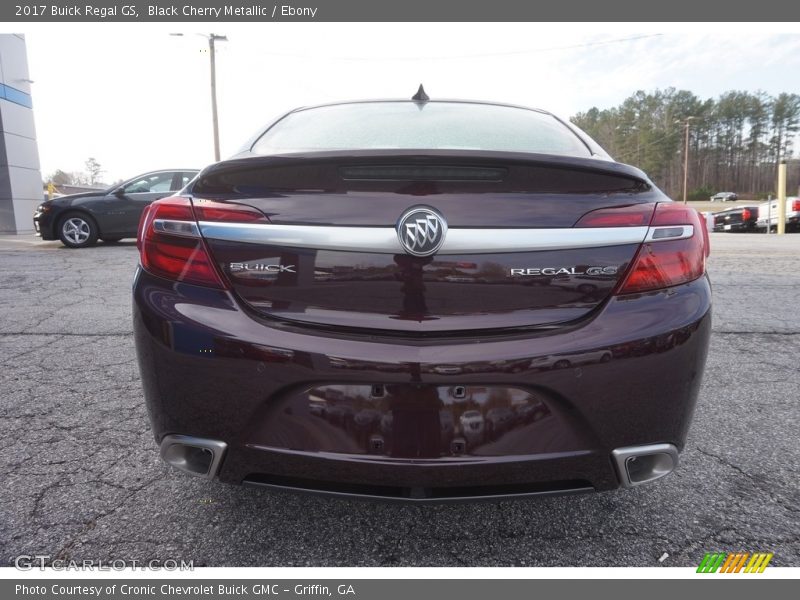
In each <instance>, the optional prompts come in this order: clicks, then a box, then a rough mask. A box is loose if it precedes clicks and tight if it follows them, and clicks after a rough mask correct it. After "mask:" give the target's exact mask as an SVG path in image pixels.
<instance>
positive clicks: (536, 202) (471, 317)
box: [133, 88, 711, 502]
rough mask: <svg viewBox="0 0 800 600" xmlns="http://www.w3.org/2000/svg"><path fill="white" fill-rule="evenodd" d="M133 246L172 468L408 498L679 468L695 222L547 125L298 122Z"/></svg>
mask: <svg viewBox="0 0 800 600" xmlns="http://www.w3.org/2000/svg"><path fill="white" fill-rule="evenodd" d="M139 247H140V260H141V265H140V267H139V268H138V270H137V273H136V277H135V284H134V289H133V298H134V328H135V338H136V347H137V352H138V360H139V366H140V370H141V377H142V383H143V386H144V393H145V398H146V401H147V406H148V409H149V414H150V418H151V422H152V426H153V433H154V435H155V438H156V441H157V442H158V444H159V445H160V448H161V456H162V457H163V459H164V460H165V461H166V462H167V463H169V464H171V465H173V466H175V467H177V468H179V469H181V470H183V471H186V472H189V473H194V474H197V475H202V476H205V477H208V478H218V479H219V480H221V481H224V482H228V483H235V484H248V485H256V486H266V487H269V488H273V489H284V490H287V489H288V490H303V491H309V492H318V493H326V494H333V495H345V496H359V497H372V498H382V499H401V500H408V501H417V502H425V501H446V500H457V499H461V500H463V499H476V498H496V497H511V496H526V495H527V496H530V495H537V494H548V493H570V492H578V491H588V490H609V489H613V488H618V487H631V486H637V485H640V484H643V483H646V482H649V481H652V480H654V479H657V478H659V477H662V476H664V475H666V474H668V473H670V472H671V471H672V470H673V469H674V468H675V467H676V466H677V464H678V452H679V451H680V450H681V449H682V447H683V445H684V442H685V440H686V436H687V430H688V428H689V424H690V421H691V418H692V413H693V410H694V406H695V402H696V399H697V394H698V389H699V387H700V381H701V378H702V374H703V369H704V365H705V361H706V353H707V350H708V341H709V333H710V330H711V291H710V287H709V281H708V278H707V276H706V269H705V264H706V257H707V255H708V252H709V244H708V237H707V231H706V227H705V225H704V223H703V221H702V220H701V218H700V216H699V214H698V213H697V211H696V210H694V209H692V208H687V207H686V206H684V205H683V204H677V203H674V202H672V201H671V200H670V199H669V198H667V197H666V196H665V195H664V194H663V193H662V192H661V191H660V190H658V189H657V188H656V187H655V186H654V185H653V183H651V182H650V180H649V179H648V178H647V176H646V175H645V174H644V173H642V172H641V171H639V170H638V169H635V168H633V167H630V166H627V165H624V164H620V163H617V162H615V161H614V160H612V159H611V158H610V157H609V156H608V155H607V154H606V153H605V152H604V151H603V150H602V149H601V148H600V147H599V146H598V145H597V144H596V143H595V142H594V141H592V140H591V139H590V138H589V137H587V136H586V135H585V134H584V133H583V132H581V131H579V130H578V129H576V128H575V127H573V126H572V125H571V124H569V123H567V122H564V121H561V120H559V119H558V118H556V117H554V116H553V115H551V114H549V113H547V112H544V111H540V110H532V109H527V108H522V107H516V106H507V105H501V104H491V103H483V102H465V101H437V100H431V99H429V98H428V97H427V96H426V95H425V94H424V91H422V89H421V88H420V91H419V92H418V93H417V95H415V96H414V98H412V99H411V100H398V101H365V102H352V103H340V104H331V105H326V106H318V107H313V108H302V109H298V110H295V111H293V112H290V113H288V114H286V115H285V116H283V117H281V118H280V119H278V120H277V121H275V122H274V123H272V124H271V125H269V126H268V127H266V128H265V129H264V130H262V131H261V132H260V133H259V135H257V136H256V137H254V138H253V139H252V141H251V142H250V143H248V144H247V146H246V148H245V149H244V150H243V151H241V152H240V153H239V154H238V155H236V156H235V157H233V158H232V159H230V160H226V161H223V162H220V163H217V164H214V165H211V166H209V167H208V168H206V169H205V170H203V171H202V172H201V173H200V175H199V176H198V177H197V178H196V179H195V180H194V181H193V182H191V183H190V184H189V185H188V186H187V187H186V188H185V189H184V190H183V191H182V192H181V193H180V194H179V195H177V196H173V197H170V198H165V199H163V200H159V201H157V202H155V203H153V204H151V205H150V207H149V208H148V209H147V211H146V213H145V214H144V215H143V218H142V221H141V224H140V228H139Z"/></svg>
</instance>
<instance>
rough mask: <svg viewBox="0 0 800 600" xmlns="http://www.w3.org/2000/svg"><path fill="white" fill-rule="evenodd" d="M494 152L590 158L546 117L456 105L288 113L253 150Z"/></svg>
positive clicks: (407, 104) (514, 110)
mask: <svg viewBox="0 0 800 600" xmlns="http://www.w3.org/2000/svg"><path fill="white" fill-rule="evenodd" d="M359 149H366V150H369V149H376V150H378V149H402V150H425V149H428V150H430V149H435V150H454V149H455V150H497V151H505V152H534V153H542V154H561V155H567V156H581V157H588V156H591V153H590V151H589V149H588V148H587V147H586V145H584V144H583V142H582V141H581V140H580V139H579V138H578V136H577V135H575V134H574V133H573V132H572V131H571V130H570V129H569V128H567V127H566V126H565V125H563V124H562V123H560V122H559V121H558V120H557V119H555V118H554V117H552V116H551V115H548V114H544V113H540V112H536V111H533V110H527V109H524V108H514V107H509V106H497V105H492V104H470V103H460V102H428V103H426V104H423V105H421V104H417V103H415V102H364V103H356V104H337V105H333V106H321V107H318V108H310V109H305V110H300V111H297V112H294V113H291V114H289V115H287V116H285V117H284V118H282V119H281V120H280V121H278V122H277V123H275V124H274V125H273V126H272V127H271V128H270V129H268V130H267V131H266V132H265V133H264V134H263V135H262V136H261V137H260V138H259V139H258V140H257V141H256V143H255V144H254V145H253V148H252V150H253V152H254V153H256V154H283V153H291V152H314V151H325V150H359Z"/></svg>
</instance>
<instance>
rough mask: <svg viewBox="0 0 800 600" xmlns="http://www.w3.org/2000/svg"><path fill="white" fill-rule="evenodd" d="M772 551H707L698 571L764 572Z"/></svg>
mask: <svg viewBox="0 0 800 600" xmlns="http://www.w3.org/2000/svg"><path fill="white" fill-rule="evenodd" d="M772 556H773V554H772V552H754V553H752V554H750V553H749V552H706V555H705V556H704V557H703V560H702V561H701V562H700V566H699V567H697V572H698V573H763V572H764V569H766V568H767V565H768V564H769V561H771V560H772Z"/></svg>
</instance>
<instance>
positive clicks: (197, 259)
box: [137, 196, 225, 289]
mask: <svg viewBox="0 0 800 600" xmlns="http://www.w3.org/2000/svg"><path fill="white" fill-rule="evenodd" d="M137 246H138V247H139V253H140V260H141V263H142V267H143V268H144V269H145V270H147V271H149V272H150V273H153V274H154V275H158V276H160V277H165V278H167V279H172V280H174V281H180V282H185V283H193V284H196V285H204V286H208V287H213V288H218V289H225V284H224V283H223V281H222V278H221V277H220V276H219V274H218V273H217V270H216V268H215V267H214V264H213V263H212V261H211V257H210V256H209V253H208V250H207V249H206V246H205V243H204V242H203V239H202V238H201V237H200V230H199V228H198V227H197V221H196V220H195V217H194V213H193V211H192V203H191V200H190V199H189V198H185V197H182V196H171V197H169V198H163V199H161V200H157V201H155V202H153V203H152V204H151V205H150V206H148V207H147V209H146V210H145V211H144V213H143V214H142V218H141V221H140V222H139V233H138V237H137Z"/></svg>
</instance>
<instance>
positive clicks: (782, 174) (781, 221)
mask: <svg viewBox="0 0 800 600" xmlns="http://www.w3.org/2000/svg"><path fill="white" fill-rule="evenodd" d="M784 233H786V161H785V160H783V161H781V164H779V165H778V234H779V235H783V234H784Z"/></svg>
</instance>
